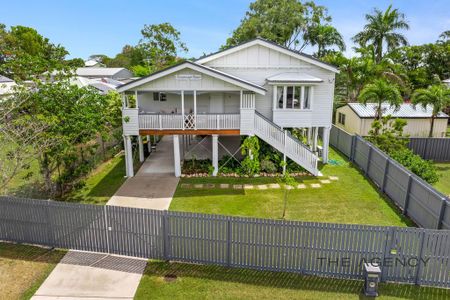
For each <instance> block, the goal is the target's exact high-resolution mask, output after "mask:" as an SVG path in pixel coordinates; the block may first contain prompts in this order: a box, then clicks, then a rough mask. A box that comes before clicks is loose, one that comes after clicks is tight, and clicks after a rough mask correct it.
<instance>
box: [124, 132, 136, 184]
mask: <svg viewBox="0 0 450 300" xmlns="http://www.w3.org/2000/svg"><path fill="white" fill-rule="evenodd" d="M125 148H126V151H125V159H126V161H127V170H128V172H127V177H133V176H134V168H133V150H132V149H133V148H132V147H131V136H129V135H126V136H125Z"/></svg>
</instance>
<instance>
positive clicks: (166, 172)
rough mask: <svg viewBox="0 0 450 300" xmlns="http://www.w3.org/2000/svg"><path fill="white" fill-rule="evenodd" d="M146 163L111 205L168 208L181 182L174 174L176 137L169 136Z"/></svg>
mask: <svg viewBox="0 0 450 300" xmlns="http://www.w3.org/2000/svg"><path fill="white" fill-rule="evenodd" d="M156 148H157V150H156V152H153V153H152V154H151V155H150V156H149V157H148V158H147V160H146V161H145V162H144V163H143V164H142V166H141V168H140V169H139V171H138V172H137V174H136V175H135V176H134V177H132V178H129V179H127V180H126V181H125V183H124V184H123V185H122V186H121V187H120V189H119V190H118V191H117V192H116V193H115V194H114V196H112V197H111V199H110V200H109V201H108V203H107V205H115V206H126V207H138V208H148V209H158V210H167V209H169V206H170V202H171V201H172V197H173V195H174V193H175V190H176V188H177V185H178V181H179V178H177V177H175V175H174V162H173V139H172V137H171V136H165V137H163V139H162V140H161V141H160V142H159V143H158V145H157V147H156Z"/></svg>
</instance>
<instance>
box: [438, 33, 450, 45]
mask: <svg viewBox="0 0 450 300" xmlns="http://www.w3.org/2000/svg"><path fill="white" fill-rule="evenodd" d="M449 40H450V30H446V31H444V32H443V33H441V35H440V36H439V41H438V42H444V43H445V42H446V41H449Z"/></svg>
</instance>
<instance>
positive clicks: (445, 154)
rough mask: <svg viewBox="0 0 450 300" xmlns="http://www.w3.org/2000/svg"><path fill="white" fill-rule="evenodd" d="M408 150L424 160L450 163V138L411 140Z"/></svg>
mask: <svg viewBox="0 0 450 300" xmlns="http://www.w3.org/2000/svg"><path fill="white" fill-rule="evenodd" d="M408 148H410V149H411V150H412V151H413V152H414V153H416V154H418V155H420V156H421V157H422V158H424V159H432V160H435V161H450V138H410V139H409V143H408Z"/></svg>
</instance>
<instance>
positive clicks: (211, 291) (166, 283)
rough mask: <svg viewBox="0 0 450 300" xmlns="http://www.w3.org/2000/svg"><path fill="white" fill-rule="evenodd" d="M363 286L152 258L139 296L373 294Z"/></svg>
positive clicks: (399, 293)
mask: <svg viewBox="0 0 450 300" xmlns="http://www.w3.org/2000/svg"><path fill="white" fill-rule="evenodd" d="M165 276H170V277H174V276H176V277H177V278H176V279H175V280H173V281H172V280H165V278H166V277H165ZM362 287H363V282H362V281H356V280H342V279H332V278H321V277H316V276H302V275H298V274H292V273H281V272H267V271H256V270H246V269H234V268H225V267H219V266H204V265H195V264H183V263H167V262H159V261H158V262H157V261H150V262H149V263H148V265H147V268H146V270H145V272H144V276H143V277H142V279H141V282H140V285H139V287H138V290H137V292H136V295H135V299H173V300H175V299H258V300H260V299H308V300H314V299H320V300H322V299H373V298H366V297H364V296H363V295H362V293H361V292H362ZM379 293H380V297H379V298H377V299H380V300H387V299H435V300H439V299H449V297H450V290H448V289H447V290H446V289H437V288H429V287H419V286H415V285H406V284H403V285H400V284H381V285H380V289H379Z"/></svg>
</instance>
